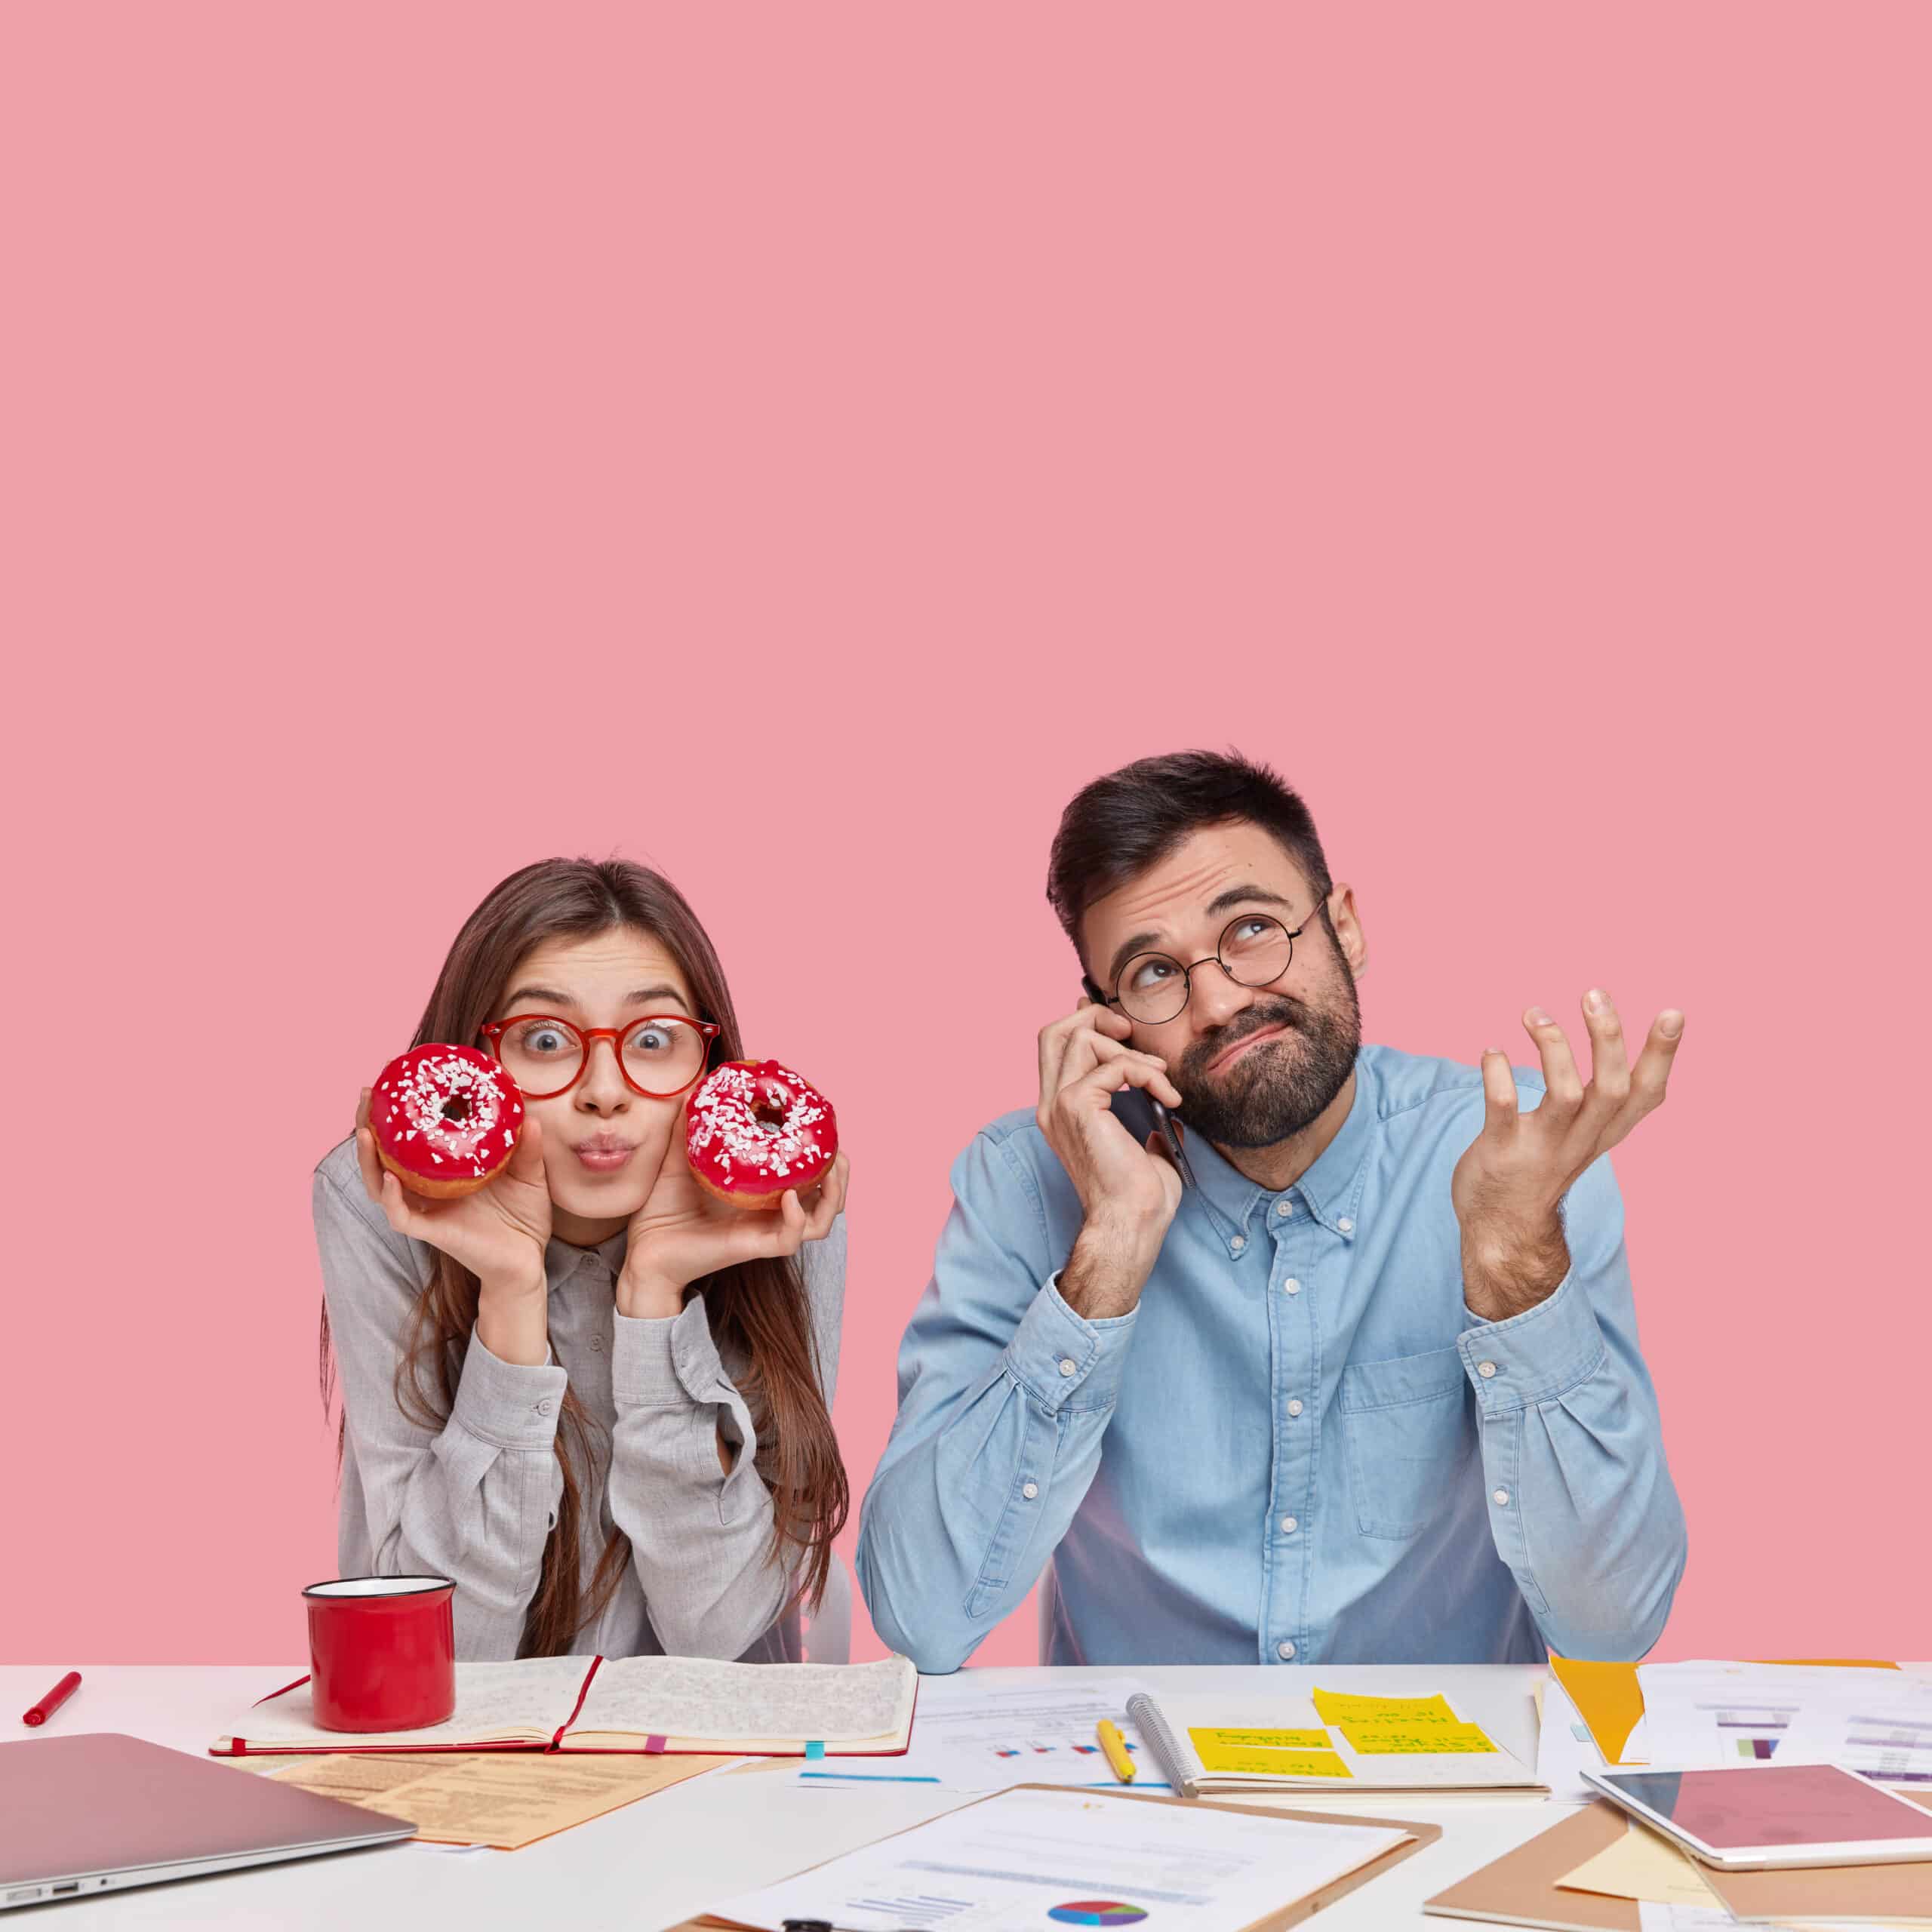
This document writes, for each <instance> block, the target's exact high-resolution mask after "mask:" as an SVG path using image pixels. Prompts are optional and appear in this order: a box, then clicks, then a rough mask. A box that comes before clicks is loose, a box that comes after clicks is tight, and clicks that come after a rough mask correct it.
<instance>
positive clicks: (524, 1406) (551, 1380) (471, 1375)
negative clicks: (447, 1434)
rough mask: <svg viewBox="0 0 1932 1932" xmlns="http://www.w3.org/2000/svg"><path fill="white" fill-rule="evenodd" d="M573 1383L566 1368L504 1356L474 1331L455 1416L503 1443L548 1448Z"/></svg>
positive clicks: (482, 1436)
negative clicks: (518, 1360) (532, 1364)
mask: <svg viewBox="0 0 1932 1932" xmlns="http://www.w3.org/2000/svg"><path fill="white" fill-rule="evenodd" d="M568 1386H570V1377H569V1376H568V1374H566V1373H565V1371H563V1370H562V1369H561V1368H558V1367H532V1366H529V1365H527V1364H524V1363H521V1362H512V1361H502V1360H500V1358H498V1357H497V1356H495V1355H492V1354H491V1352H490V1351H489V1350H488V1349H487V1348H485V1346H484V1345H483V1338H482V1337H481V1336H480V1335H478V1334H475V1332H474V1331H472V1332H471V1334H470V1337H469V1350H468V1352H466V1354H465V1355H464V1356H463V1377H462V1380H460V1381H459V1382H458V1383H457V1389H456V1401H455V1402H454V1404H453V1405H452V1406H451V1410H450V1420H451V1422H453V1423H456V1424H457V1426H459V1427H460V1428H461V1429H463V1431H464V1432H465V1433H466V1434H467V1435H473V1436H475V1438H477V1440H478V1441H481V1442H490V1443H494V1444H495V1445H496V1446H497V1447H498V1448H499V1449H547V1448H549V1447H550V1445H551V1444H552V1442H553V1441H555V1439H556V1434H557V1412H558V1410H559V1409H561V1407H563V1401H564V1391H565V1389H566V1388H568Z"/></svg>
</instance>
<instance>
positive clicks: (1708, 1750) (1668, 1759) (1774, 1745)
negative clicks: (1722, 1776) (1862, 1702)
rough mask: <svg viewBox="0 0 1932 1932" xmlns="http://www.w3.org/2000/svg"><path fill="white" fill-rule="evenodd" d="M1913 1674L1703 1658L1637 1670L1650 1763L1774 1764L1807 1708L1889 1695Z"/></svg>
mask: <svg viewBox="0 0 1932 1932" xmlns="http://www.w3.org/2000/svg"><path fill="white" fill-rule="evenodd" d="M1637 1681H1638V1684H1639V1686H1640V1687H1641V1689H1642V1690H1643V1693H1644V1723H1645V1726H1646V1728H1647V1755H1648V1756H1649V1758H1650V1761H1651V1763H1652V1764H1668V1765H1698V1766H1708V1767H1713V1768H1715V1767H1728V1766H1730V1765H1734V1764H1768V1763H1770V1761H1772V1758H1774V1755H1775V1754H1776V1753H1777V1752H1778V1751H1779V1750H1780V1749H1783V1746H1784V1740H1785V1737H1786V1734H1787V1732H1788V1731H1789V1729H1790V1727H1791V1725H1792V1722H1793V1721H1794V1720H1795V1718H1797V1717H1798V1715H1799V1714H1800V1713H1801V1712H1804V1711H1807V1710H1810V1709H1824V1710H1826V1711H1828V1712H1829V1711H1838V1710H1841V1709H1844V1708H1845V1706H1846V1705H1847V1703H1848V1701H1849V1700H1853V1699H1854V1698H1858V1697H1878V1698H1879V1699H1881V1700H1889V1699H1890V1697H1892V1696H1894V1695H1895V1694H1896V1693H1897V1687H1898V1686H1899V1685H1900V1683H1901V1682H1905V1683H1910V1682H1911V1681H1912V1680H1911V1679H1910V1678H1902V1677H1901V1675H1900V1672H1897V1671H1895V1670H1866V1669H1846V1668H1841V1667H1839V1666H1814V1665H1807V1664H1774V1663H1716V1662H1710V1661H1697V1662H1691V1663H1667V1664H1640V1665H1639V1666H1638V1669H1637ZM1814 1755H1815V1754H1814ZM1786 1761H1787V1762H1789V1756H1787V1758H1786Z"/></svg>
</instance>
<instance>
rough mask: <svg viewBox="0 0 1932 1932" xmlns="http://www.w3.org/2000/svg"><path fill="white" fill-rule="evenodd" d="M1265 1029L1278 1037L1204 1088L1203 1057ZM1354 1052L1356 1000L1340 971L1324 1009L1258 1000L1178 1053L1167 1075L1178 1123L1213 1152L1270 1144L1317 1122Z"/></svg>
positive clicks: (1348, 977)
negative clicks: (1176, 1092) (1178, 1103)
mask: <svg viewBox="0 0 1932 1932" xmlns="http://www.w3.org/2000/svg"><path fill="white" fill-rule="evenodd" d="M1270 1026H1280V1027H1281V1028H1283V1029H1284V1032H1282V1033H1281V1036H1280V1038H1279V1039H1278V1040H1271V1041H1267V1042H1266V1043H1265V1044H1263V1045H1260V1046H1258V1047H1255V1048H1251V1050H1250V1051H1248V1052H1247V1053H1246V1054H1244V1055H1242V1057H1241V1058H1240V1059H1239V1060H1236V1061H1235V1063H1234V1065H1233V1066H1231V1067H1229V1069H1228V1070H1227V1071H1226V1072H1225V1073H1223V1074H1222V1075H1220V1077H1219V1078H1217V1079H1216V1080H1215V1081H1214V1082H1213V1083H1212V1084H1210V1082H1209V1078H1208V1075H1207V1063H1208V1062H1209V1061H1210V1060H1213V1059H1214V1057H1215V1056H1216V1055H1217V1054H1223V1053H1226V1051H1227V1050H1228V1049H1229V1048H1230V1047H1232V1046H1233V1045H1235V1044H1236V1043H1237V1042H1238V1041H1241V1040H1244V1039H1246V1038H1247V1036H1248V1035H1250V1034H1251V1033H1259V1032H1265V1031H1266V1029H1268V1028H1269V1027H1270ZM1360 1052H1361V1001H1360V999H1359V998H1358V997H1357V995H1356V993H1355V978H1354V976H1353V975H1352V974H1350V973H1349V971H1348V970H1347V969H1346V967H1345V968H1343V972H1342V975H1341V990H1340V995H1339V997H1337V998H1336V999H1334V1001H1331V1003H1330V1004H1327V1005H1325V1006H1311V1005H1310V1004H1308V1002H1307V1001H1304V1000H1299V999H1295V998H1291V997H1290V995H1287V994H1286V993H1281V994H1277V995H1275V997H1273V998H1270V999H1268V1000H1265V1001H1263V1000H1257V1001H1256V1002H1255V1003H1254V1005H1252V1006H1251V1007H1248V1008H1245V1009H1244V1011H1242V1012H1241V1013H1239V1014H1237V1015H1236V1016H1235V1017H1234V1018H1233V1019H1232V1020H1229V1022H1228V1023H1227V1024H1226V1026H1217V1028H1216V1029H1214V1032H1211V1033H1209V1034H1207V1035H1204V1037H1203V1038H1201V1039H1198V1040H1197V1041H1195V1043H1194V1044H1193V1045H1192V1046H1191V1047H1190V1048H1189V1049H1188V1050H1187V1051H1186V1054H1183V1056H1182V1058H1181V1063H1180V1067H1179V1069H1178V1070H1177V1072H1175V1073H1174V1084H1175V1085H1176V1086H1177V1087H1178V1088H1180V1092H1181V1098H1182V1100H1183V1102H1184V1103H1185V1104H1184V1105H1183V1107H1182V1109H1181V1121H1182V1123H1183V1125H1185V1126H1187V1127H1190V1128H1192V1129H1193V1130H1194V1131H1195V1133H1197V1134H1201V1136H1202V1137H1204V1138H1205V1139H1207V1140H1211V1141H1212V1142H1214V1144H1215V1145H1216V1146H1218V1147H1272V1146H1274V1145H1275V1143H1276V1142H1277V1141H1280V1140H1287V1139H1288V1138H1289V1137H1290V1136H1291V1135H1293V1134H1299V1133H1300V1132H1301V1131H1302V1130H1303V1128H1306V1127H1308V1126H1310V1125H1312V1124H1313V1123H1314V1122H1315V1121H1317V1120H1318V1119H1320V1118H1321V1115H1322V1113H1323V1112H1324V1110H1325V1109H1327V1106H1328V1104H1329V1103H1330V1102H1331V1101H1332V1100H1334V1097H1335V1096H1336V1095H1337V1094H1339V1093H1340V1091H1342V1089H1343V1088H1344V1087H1345V1086H1346V1085H1347V1084H1348V1079H1349V1074H1350V1073H1352V1072H1353V1071H1354V1070H1355V1057H1356V1055H1357V1054H1358V1053H1360Z"/></svg>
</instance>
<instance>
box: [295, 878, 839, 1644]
mask: <svg viewBox="0 0 1932 1932" xmlns="http://www.w3.org/2000/svg"><path fill="white" fill-rule="evenodd" d="M614 927H630V928H634V929H635V930H636V931H639V932H642V933H646V934H649V935H650V937H651V938H653V939H654V940H657V941H658V943H660V945H662V946H664V947H665V949H666V950H667V951H668V952H669V953H670V955H671V956H672V958H674V959H675V960H676V961H677V962H678V965H679V967H680V968H682V970H683V972H684V976H685V982H686V983H687V984H688V986H690V988H691V995H692V997H693V998H694V999H695V1000H696V1001H697V1010H698V1014H699V1017H700V1018H702V1019H705V1020H715V1021H716V1022H717V1023H718V1027H719V1029H721V1030H720V1032H719V1035H718V1038H717V1040H716V1041H715V1042H714V1043H713V1048H712V1061H713V1063H714V1064H716V1063H718V1062H720V1061H723V1060H738V1059H741V1058H743V1041H742V1040H741V1038H740V1035H739V1032H738V1018H737V1014H736V1013H735V1012H734V1011H733V1009H732V1005H731V992H730V989H728V987H727V986H726V985H725V983H724V968H722V967H721V965H720V964H718V955H717V953H716V952H715V949H713V947H712V943H711V940H710V939H709V936H708V935H707V934H706V932H705V930H704V928H703V927H702V926H701V925H700V924H699V923H698V920H697V914H696V913H694V912H693V911H692V910H691V907H690V906H689V905H688V903H686V901H685V898H684V896H683V895H682V894H681V893H680V892H679V891H678V890H677V888H675V886H674V885H672V884H671V882H670V881H669V880H668V879H666V878H663V877H661V876H660V875H659V874H657V873H656V872H651V871H650V870H648V869H647V868H646V867H645V866H639V865H635V864H632V863H630V862H629V860H619V859H612V860H605V861H603V862H602V863H598V862H597V861H595V860H589V859H544V860H540V861H539V862H538V863H537V864H535V865H533V866H525V867H524V869H522V871H521V872H512V874H511V875H510V876H509V878H506V879H505V880H504V881H503V883H502V884H500V885H499V886H498V887H497V888H496V889H495V890H494V891H493V892H491V894H490V895H489V897H488V898H487V899H485V900H484V901H483V903H482V904H481V905H480V906H478V907H477V909H476V910H475V912H472V914H471V915H469V919H468V920H467V921H466V922H465V924H464V925H463V930H462V931H461V932H460V933H458V934H457V937H456V943H455V944H454V945H453V946H451V948H450V950H449V956H448V958H446V959H445V961H443V970H442V971H441V974H438V976H437V980H436V984H435V990H434V991H433V992H432V993H431V994H430V995H429V1005H428V1006H427V1007H426V1008H425V1009H424V1011H423V1018H422V1021H421V1023H420V1025H419V1026H417V1029H416V1038H415V1039H414V1041H412V1042H411V1044H412V1045H413V1046H418V1047H420V1046H426V1045H428V1044H431V1043H432V1042H434V1041H445V1042H449V1043H452V1044H466V1045H476V1044H479V1043H480V1041H481V1032H480V1031H479V1029H481V1026H482V1025H483V1023H484V1022H485V1020H488V1019H490V1018H491V1017H492V1015H493V1014H494V1008H495V1006H496V1004H497V1001H499V1000H500V999H501V998H503V994H504V992H505V991H506V989H507V988H508V986H509V976H510V974H511V973H512V971H514V970H515V967H516V965H517V964H518V961H520V960H521V959H522V958H525V955H528V953H529V952H530V951H531V949H532V948H533V947H535V946H540V945H542V944H543V943H545V942H546V940H555V939H589V938H592V937H595V935H596V934H599V933H605V932H608V931H611V929H612V928H614ZM689 1292H690V1293H693V1294H696V1293H702V1294H703V1297H704V1302H705V1312H706V1316H707V1318H708V1319H709V1322H710V1325H711V1333H712V1337H713V1338H714V1339H715V1341H716V1342H717V1343H718V1346H719V1348H720V1349H722V1350H723V1351H724V1352H726V1353H727V1354H731V1353H732V1352H736V1353H737V1354H738V1355H740V1357H741V1358H743V1361H745V1362H746V1365H747V1366H746V1371H745V1373H744V1374H742V1375H741V1376H740V1378H739V1392H740V1394H741V1395H743V1397H744V1398H745V1401H746V1406H747V1407H749V1409H750V1411H751V1413H752V1421H753V1423H754V1424H755V1427H756V1429H757V1432H758V1455H757V1469H758V1474H759V1475H760V1476H761V1477H762V1478H764V1482H765V1484H766V1487H768V1489H769V1490H770V1491H771V1498H772V1514H773V1520H774V1537H773V1550H772V1556H773V1560H774V1561H783V1560H784V1559H785V1558H786V1554H787V1550H786V1546H788V1545H789V1546H790V1547H791V1550H792V1552H797V1553H798V1555H799V1558H800V1560H799V1561H798V1584H797V1586H796V1588H795V1589H794V1590H793V1592H792V1595H791V1597H790V1599H789V1601H788V1602H787V1604H786V1610H787V1611H790V1610H792V1609H793V1608H795V1607H797V1606H798V1604H800V1603H801V1602H802V1603H805V1604H810V1605H811V1606H813V1607H816V1606H817V1603H818V1601H819V1599H820V1597H821V1596H822V1595H823V1594H824V1591H825V1583H826V1575H827V1574H828V1571H829V1568H830V1566H831V1561H832V1539H833V1538H834V1537H835V1536H837V1535H838V1532H839V1531H840V1530H841V1529H842V1528H843V1527H844V1523H845V1517H846V1512H847V1510H848V1508H849V1506H850V1501H851V1498H850V1494H849V1492H848V1487H847V1484H846V1479H845V1468H844V1463H842V1462H841V1460H840V1459H839V1454H838V1440H837V1438H836V1437H835V1435H833V1433H832V1418H831V1417H830V1416H829V1414H827V1413H826V1406H825V1398H824V1396H823V1394H822V1393H821V1389H822V1386H823V1385H822V1383H821V1380H820V1372H819V1371H820V1364H819V1361H818V1351H817V1344H816V1342H815V1340H814V1336H813V1333H812V1325H811V1308H810V1305H809V1303H808V1301H807V1299H806V1296H805V1286H804V1277H803V1275H801V1273H800V1272H799V1269H798V1263H797V1262H796V1261H795V1260H763V1261H752V1262H746V1263H743V1264H741V1265H740V1266H737V1267H735V1268H728V1269H724V1270H722V1271H721V1272H719V1273H718V1274H715V1275H706V1277H705V1278H703V1280H702V1281H697V1282H695V1283H694V1284H692V1287H691V1291H689ZM477 1297H478V1281H477V1279H476V1277H475V1275H472V1274H471V1273H470V1272H469V1270H468V1269H466V1268H463V1267H461V1266H458V1264H457V1263H455V1262H454V1261H453V1260H451V1259H450V1257H448V1255H446V1254H441V1253H440V1252H438V1253H437V1254H435V1262H434V1267H433V1271H432V1274H431V1277H430V1281H429V1287H427V1288H426V1289H425V1290H424V1291H423V1294H422V1297H421V1298H420V1300H418V1302H417V1305H416V1310H415V1314H414V1317H413V1318H412V1321H411V1326H410V1331H409V1335H408V1341H407V1343H406V1345H405V1349H404V1353H403V1358H402V1360H401V1361H400V1362H399V1363H398V1365H397V1369H396V1383H395V1388H396V1399H397V1401H398V1402H399V1403H401V1405H402V1407H403V1410H404V1412H405V1414H408V1416H410V1417H411V1420H415V1421H417V1422H420V1423H422V1424H423V1426H425V1427H428V1428H432V1429H433V1428H438V1427H440V1426H441V1424H442V1423H444V1422H445V1421H446V1420H448V1416H449V1413H450V1410H451V1405H452V1404H454V1401H455V1399H456V1389H457V1380H458V1378H459V1377H460V1375H461V1374H462V1371H463V1355H464V1352H465V1350H466V1349H467V1348H468V1346H469V1337H470V1332H471V1331H472V1329H473V1328H475V1325H476V1304H477ZM321 1383H322V1401H323V1404H324V1406H325V1407H327V1405H328V1402H329V1400H330V1398H331V1392H332V1390H333V1387H334V1352H333V1351H332V1350H331V1347H330V1346H329V1316H328V1303H326V1302H325V1303H324V1304H323V1306H322V1325H321ZM346 1429H347V1422H346V1418H345V1419H344V1420H343V1425H342V1431H341V1432H339V1433H338V1436H337V1453H338V1455H340V1449H341V1443H342V1440H343V1433H344V1432H346ZM606 1447H607V1444H606V1442H605V1435H604V1431H603V1429H602V1427H601V1425H600V1424H599V1423H598V1422H597V1421H596V1420H595V1418H593V1417H591V1416H590V1415H589V1414H588V1413H587V1412H586V1411H585V1409H584V1408H583V1404H581V1403H580V1402H579V1401H578V1400H577V1397H576V1395H575V1394H574V1393H573V1392H570V1391H568V1390H566V1392H565V1395H564V1402H563V1412H562V1414H561V1417H560V1418H559V1421H558V1429H557V1443H556V1454H557V1460H558V1463H559V1465H560V1466H561V1469H562V1471H563V1478H564V1487H563V1494H562V1497H561V1499H560V1500H559V1501H558V1505H557V1520H556V1522H555V1525H554V1527H552V1530H551V1531H550V1534H549V1540H548V1541H547V1542H546V1543H545V1545H544V1548H543V1571H542V1574H541V1575H540V1577H539V1579H538V1581H537V1593H536V1595H535V1596H534V1597H533V1598H531V1604H530V1608H529V1610H528V1613H527V1614H526V1615H525V1620H524V1629H523V1641H522V1642H521V1645H520V1646H519V1647H518V1654H519V1655H520V1656H523V1657H554V1656H558V1655H561V1654H563V1653H565V1652H566V1651H568V1650H569V1648H570V1647H571V1642H572V1641H573V1639H574V1638H575V1637H576V1635H577V1632H579V1631H580V1630H581V1629H584V1628H585V1627H586V1626H587V1625H589V1624H590V1623H594V1622H595V1620H596V1619H597V1618H598V1617H599V1616H600V1615H601V1614H602V1613H603V1611H604V1609H605V1606H606V1605H607V1604H608V1603H609V1602H610V1601H611V1595H612V1594H613V1593H614V1592H615V1590H616V1589H617V1586H618V1583H620V1581H621V1580H622V1578H623V1571H624V1565H625V1564H626V1562H628V1561H629V1558H630V1539H629V1537H626V1535H625V1534H623V1531H620V1530H617V1529H615V1528H614V1529H613V1530H612V1531H611V1534H610V1535H609V1537H607V1538H606V1540H605V1545H604V1549H603V1552H602V1554H601V1555H600V1556H599V1558H598V1561H597V1564H596V1567H595V1570H594V1571H593V1572H592V1575H591V1576H590V1577H589V1580H588V1581H586V1580H585V1579H584V1578H583V1576H582V1575H581V1574H580V1549H581V1542H580V1538H581V1536H582V1532H583V1512H584V1509H585V1506H586V1505H585V1501H584V1491H585V1488H586V1484H587V1483H588V1482H589V1480H590V1478H591V1477H592V1472H593V1471H594V1470H595V1469H596V1468H598V1466H601V1464H602V1463H604V1461H605V1449H606Z"/></svg>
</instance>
